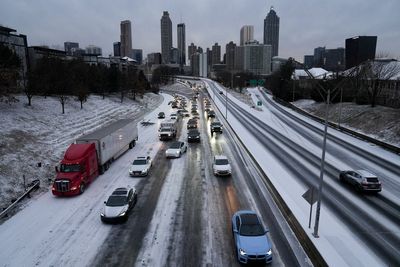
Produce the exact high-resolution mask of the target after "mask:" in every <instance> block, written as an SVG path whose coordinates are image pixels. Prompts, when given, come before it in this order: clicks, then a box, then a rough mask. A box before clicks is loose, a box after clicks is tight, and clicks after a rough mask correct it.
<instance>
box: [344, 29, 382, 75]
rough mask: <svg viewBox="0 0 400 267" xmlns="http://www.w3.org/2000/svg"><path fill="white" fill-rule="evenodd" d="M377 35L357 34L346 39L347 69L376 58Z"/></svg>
mask: <svg viewBox="0 0 400 267" xmlns="http://www.w3.org/2000/svg"><path fill="white" fill-rule="evenodd" d="M377 39H378V37H377V36H356V37H353V38H348V39H346V50H345V51H346V52H345V53H346V69H349V68H352V67H354V66H357V65H359V64H360V63H362V62H364V61H366V60H368V59H375V53H376V42H377Z"/></svg>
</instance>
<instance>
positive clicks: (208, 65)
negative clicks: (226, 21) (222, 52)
mask: <svg viewBox="0 0 400 267" xmlns="http://www.w3.org/2000/svg"><path fill="white" fill-rule="evenodd" d="M206 53H207V68H208V72H210V71H211V65H212V50H211V49H210V48H208V47H207V49H206Z"/></svg>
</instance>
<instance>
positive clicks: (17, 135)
mask: <svg viewBox="0 0 400 267" xmlns="http://www.w3.org/2000/svg"><path fill="white" fill-rule="evenodd" d="M16 98H17V100H18V102H16V103H11V104H7V103H4V102H0V113H1V117H0V125H1V128H0V203H1V204H0V209H3V208H5V207H7V206H8V205H9V204H10V203H11V200H13V199H16V198H17V197H18V196H19V195H21V193H22V192H23V191H24V180H23V176H25V178H26V182H27V183H29V182H31V181H32V180H34V179H39V180H40V182H41V186H42V190H43V191H47V190H48V187H49V185H50V182H49V179H53V178H54V166H55V165H56V164H57V163H58V161H59V160H60V159H61V158H62V156H63V153H64V152H65V149H66V148H67V147H68V145H69V144H71V143H73V141H74V140H75V139H76V138H77V137H78V136H80V135H82V134H85V133H88V132H90V131H93V130H95V129H97V128H99V127H102V126H103V125H105V124H109V123H111V122H113V121H115V120H118V119H122V118H140V117H143V115H144V114H145V113H146V112H148V111H149V110H151V109H154V108H155V107H156V106H158V105H159V104H160V103H161V101H162V97H161V96H159V95H155V94H146V95H145V96H144V98H143V99H140V98H137V101H132V100H131V99H128V98H125V99H124V100H123V102H122V103H121V101H120V98H119V97H118V96H107V97H106V98H105V99H103V98H102V97H101V96H90V97H89V98H88V100H87V102H85V103H84V104H83V109H80V102H78V101H72V99H70V100H69V101H68V102H67V104H66V105H65V114H62V113H61V104H60V102H59V101H58V99H57V98H54V97H47V98H44V97H34V98H33V99H32V105H31V106H28V105H27V98H26V97H25V96H23V95H17V96H16ZM38 163H41V167H38Z"/></svg>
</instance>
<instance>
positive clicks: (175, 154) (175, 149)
mask: <svg viewBox="0 0 400 267" xmlns="http://www.w3.org/2000/svg"><path fill="white" fill-rule="evenodd" d="M186 151H187V146H186V143H185V142H182V141H176V142H173V143H172V144H171V145H170V147H169V148H168V149H167V150H166V151H165V156H166V157H167V158H180V157H181V155H182V154H183V153H185V152H186Z"/></svg>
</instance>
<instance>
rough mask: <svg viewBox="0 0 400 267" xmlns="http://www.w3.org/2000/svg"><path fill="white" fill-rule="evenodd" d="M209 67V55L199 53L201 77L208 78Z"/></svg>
mask: <svg viewBox="0 0 400 267" xmlns="http://www.w3.org/2000/svg"><path fill="white" fill-rule="evenodd" d="M207 75H208V67H207V53H201V54H200V53H199V76H200V77H204V78H207Z"/></svg>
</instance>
